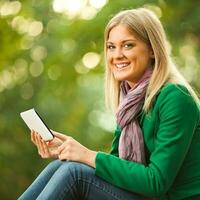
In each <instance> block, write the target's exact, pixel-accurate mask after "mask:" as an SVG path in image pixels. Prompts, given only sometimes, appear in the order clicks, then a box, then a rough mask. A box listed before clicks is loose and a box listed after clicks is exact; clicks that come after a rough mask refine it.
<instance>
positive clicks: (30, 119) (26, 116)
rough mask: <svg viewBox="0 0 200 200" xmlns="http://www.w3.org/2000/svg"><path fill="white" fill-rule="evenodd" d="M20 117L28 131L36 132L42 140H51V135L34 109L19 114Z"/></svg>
mask: <svg viewBox="0 0 200 200" xmlns="http://www.w3.org/2000/svg"><path fill="white" fill-rule="evenodd" d="M20 115H21V117H22V119H23V120H24V122H25V123H26V125H27V126H28V127H29V129H30V130H34V131H36V132H38V133H39V134H40V135H41V137H42V139H43V140H45V141H49V140H52V139H53V133H52V132H51V130H50V129H49V128H48V126H47V125H46V124H45V123H44V121H43V120H42V118H41V117H40V116H39V114H38V113H37V112H36V111H35V109H34V108H32V109H30V110H26V111H24V112H21V113H20Z"/></svg>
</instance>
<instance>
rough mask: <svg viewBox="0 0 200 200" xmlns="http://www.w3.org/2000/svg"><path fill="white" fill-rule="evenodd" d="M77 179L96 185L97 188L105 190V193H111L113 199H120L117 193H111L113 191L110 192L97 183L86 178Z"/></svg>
mask: <svg viewBox="0 0 200 200" xmlns="http://www.w3.org/2000/svg"><path fill="white" fill-rule="evenodd" d="M78 181H82V182H85V183H88V184H92V185H94V186H96V187H97V188H99V189H101V190H102V191H104V192H106V193H107V194H110V195H112V197H114V198H115V199H117V200H120V199H121V198H120V197H119V196H118V195H117V194H113V192H110V191H109V190H107V189H105V188H102V187H100V186H99V185H98V184H96V183H94V182H91V181H88V180H87V179H78Z"/></svg>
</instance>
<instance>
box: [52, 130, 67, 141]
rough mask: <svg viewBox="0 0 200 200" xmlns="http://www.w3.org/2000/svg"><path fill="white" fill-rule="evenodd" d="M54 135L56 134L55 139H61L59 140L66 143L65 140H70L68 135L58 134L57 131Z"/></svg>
mask: <svg viewBox="0 0 200 200" xmlns="http://www.w3.org/2000/svg"><path fill="white" fill-rule="evenodd" d="M53 134H54V136H55V137H57V138H59V139H60V140H62V141H65V140H67V138H68V136H67V135H64V134H61V133H58V132H56V131H53Z"/></svg>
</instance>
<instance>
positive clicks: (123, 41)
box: [106, 39, 137, 44]
mask: <svg viewBox="0 0 200 200" xmlns="http://www.w3.org/2000/svg"><path fill="white" fill-rule="evenodd" d="M130 41H132V42H136V41H137V40H135V39H127V40H122V41H121V42H122V43H125V42H130ZM106 43H110V44H114V43H113V42H111V41H109V40H108V41H107V42H106Z"/></svg>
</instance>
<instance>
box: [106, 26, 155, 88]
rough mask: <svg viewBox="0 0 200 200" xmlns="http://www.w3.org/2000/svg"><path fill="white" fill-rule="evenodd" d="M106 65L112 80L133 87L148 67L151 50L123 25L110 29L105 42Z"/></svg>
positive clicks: (151, 56)
mask: <svg viewBox="0 0 200 200" xmlns="http://www.w3.org/2000/svg"><path fill="white" fill-rule="evenodd" d="M106 54H107V64H108V67H109V68H110V69H111V71H112V73H113V75H114V78H115V79H116V80H118V81H127V82H128V84H129V85H130V86H131V87H133V86H134V85H135V83H137V81H138V80H139V79H140V78H141V77H142V75H143V74H144V72H145V70H146V69H147V68H148V67H150V65H151V60H152V58H153V52H152V50H151V48H150V47H149V46H148V45H147V44H146V43H145V42H143V41H142V40H141V39H139V38H138V37H137V35H136V34H134V33H133V32H130V31H129V30H128V28H127V27H126V26H125V25H118V26H115V27H114V28H112V29H111V31H110V32H109V35H108V40H107V42H106Z"/></svg>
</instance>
